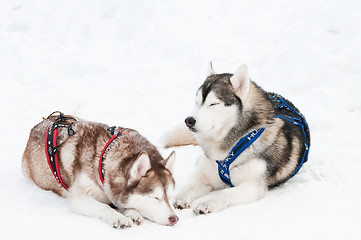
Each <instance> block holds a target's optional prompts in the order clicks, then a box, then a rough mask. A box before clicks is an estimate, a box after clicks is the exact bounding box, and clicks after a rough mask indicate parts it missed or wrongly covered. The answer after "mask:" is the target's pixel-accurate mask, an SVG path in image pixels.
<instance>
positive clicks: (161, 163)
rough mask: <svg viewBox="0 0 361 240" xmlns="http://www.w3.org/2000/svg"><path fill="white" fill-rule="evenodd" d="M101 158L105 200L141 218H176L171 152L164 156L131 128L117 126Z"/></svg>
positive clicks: (174, 220) (171, 220) (167, 220)
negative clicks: (114, 139) (113, 139)
mask: <svg viewBox="0 0 361 240" xmlns="http://www.w3.org/2000/svg"><path fill="white" fill-rule="evenodd" d="M121 131H122V132H125V133H127V134H125V135H123V136H122V137H120V138H119V140H118V141H117V142H115V143H114V145H113V146H112V150H111V151H109V153H108V155H107V159H106V161H105V165H104V167H105V168H106V169H105V183H104V184H105V185H106V189H108V191H107V195H108V197H109V199H110V200H111V201H112V202H113V203H114V204H115V205H116V206H117V207H119V208H126V209H135V210H137V211H138V212H139V213H140V214H141V215H142V216H143V217H145V218H147V219H149V220H151V221H154V222H157V223H160V224H163V225H174V224H176V223H177V221H178V217H177V215H176V214H175V212H174V208H173V206H172V204H171V203H170V200H171V198H172V195H173V189H174V185H175V182H174V179H173V177H172V167H173V163H174V161H175V153H174V151H173V152H172V153H171V154H170V155H169V157H168V158H166V159H164V158H163V157H162V156H161V154H160V153H159V151H158V150H157V148H156V147H155V146H154V145H152V144H151V143H150V142H149V141H148V140H147V139H146V138H144V137H143V136H142V135H140V134H139V133H138V132H137V131H135V130H130V129H123V128H122V129H121Z"/></svg>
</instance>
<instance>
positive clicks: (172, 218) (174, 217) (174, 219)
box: [168, 215, 179, 225]
mask: <svg viewBox="0 0 361 240" xmlns="http://www.w3.org/2000/svg"><path fill="white" fill-rule="evenodd" d="M168 220H169V223H170V225H174V224H176V223H177V222H178V220H179V218H178V216H177V215H172V216H170V217H169V218H168Z"/></svg>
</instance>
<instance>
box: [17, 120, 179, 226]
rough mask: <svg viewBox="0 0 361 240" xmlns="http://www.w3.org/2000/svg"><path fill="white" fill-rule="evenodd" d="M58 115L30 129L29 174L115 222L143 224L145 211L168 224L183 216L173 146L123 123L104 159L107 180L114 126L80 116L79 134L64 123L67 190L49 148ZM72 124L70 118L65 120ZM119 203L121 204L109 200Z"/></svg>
mask: <svg viewBox="0 0 361 240" xmlns="http://www.w3.org/2000/svg"><path fill="white" fill-rule="evenodd" d="M55 118H56V117H49V118H47V119H44V120H43V121H42V122H40V123H39V124H38V125H36V126H35V127H34V128H33V129H32V130H31V132H30V136H29V140H28V143H27V146H26V149H25V151H24V154H23V159H22V168H23V172H24V174H25V176H27V177H28V178H29V179H31V180H32V181H33V182H34V183H35V184H36V185H37V186H39V187H40V188H42V189H45V190H50V191H53V192H54V193H56V194H58V195H59V196H62V197H66V198H68V199H69V205H70V209H71V210H72V211H74V212H76V213H80V214H83V215H87V216H91V217H97V218H101V219H103V220H104V221H105V222H107V223H109V224H111V225H112V226H114V227H116V228H118V227H121V228H123V227H129V226H131V224H132V222H133V221H134V222H135V223H137V224H140V223H141V222H142V221H143V217H145V218H147V219H150V220H152V221H155V222H158V223H160V224H164V225H174V224H175V223H176V222H177V221H178V217H177V216H176V214H175V213H174V209H173V207H172V205H171V204H170V198H171V194H172V189H173V188H174V179H173V177H172V173H171V168H172V165H173V162H174V159H175V154H174V152H172V153H171V154H170V156H169V157H168V158H167V159H163V157H162V156H161V155H160V154H159V152H158V150H157V149H156V147H155V146H154V145H152V144H151V143H150V142H149V141H148V140H147V139H145V138H144V137H143V136H141V135H140V134H139V133H138V132H137V131H135V130H132V129H128V128H121V127H117V130H119V131H122V132H124V133H126V134H123V135H122V136H119V137H118V138H117V139H116V140H114V141H113V142H112V143H111V146H110V148H109V150H108V152H107V154H106V158H105V161H104V167H103V169H104V171H105V173H104V185H103V184H102V183H101V181H100V178H99V174H98V164H99V158H100V154H101V152H102V150H103V148H104V146H105V144H106V143H107V142H108V140H109V139H110V138H111V135H110V133H109V132H108V131H107V128H108V126H107V125H105V124H101V123H95V122H89V121H85V120H78V121H77V122H73V125H72V128H73V129H74V131H75V135H73V136H69V135H68V132H67V130H66V129H64V128H59V129H58V137H57V142H58V146H59V150H58V153H59V168H60V173H61V176H62V179H63V181H64V182H65V184H66V185H67V186H68V187H69V191H66V190H65V189H64V188H63V187H62V186H60V185H59V184H58V182H57V181H56V179H55V178H54V176H53V174H52V171H51V170H50V168H49V166H48V163H47V158H46V154H45V150H44V139H45V134H46V129H47V128H48V127H49V126H51V125H52V124H53V122H54V120H55ZM62 123H64V124H70V122H69V120H67V121H65V122H62ZM109 203H113V204H114V205H115V206H116V207H118V209H117V210H115V209H113V208H111V207H110V206H109V205H108V204H109Z"/></svg>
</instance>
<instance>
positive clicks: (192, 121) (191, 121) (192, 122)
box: [185, 117, 196, 128]
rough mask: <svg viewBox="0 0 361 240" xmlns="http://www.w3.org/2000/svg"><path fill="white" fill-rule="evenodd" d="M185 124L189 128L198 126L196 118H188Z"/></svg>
mask: <svg viewBox="0 0 361 240" xmlns="http://www.w3.org/2000/svg"><path fill="white" fill-rule="evenodd" d="M185 123H186V125H187V127H189V128H192V127H194V125H196V120H195V119H194V117H187V118H186V120H185Z"/></svg>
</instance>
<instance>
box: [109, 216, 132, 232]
mask: <svg viewBox="0 0 361 240" xmlns="http://www.w3.org/2000/svg"><path fill="white" fill-rule="evenodd" d="M105 220H106V222H108V223H110V224H111V225H112V226H113V228H129V227H131V226H132V220H131V219H130V218H127V217H125V216H124V215H122V214H120V213H118V212H114V213H113V214H111V216H108V217H107V218H106V219H105Z"/></svg>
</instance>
